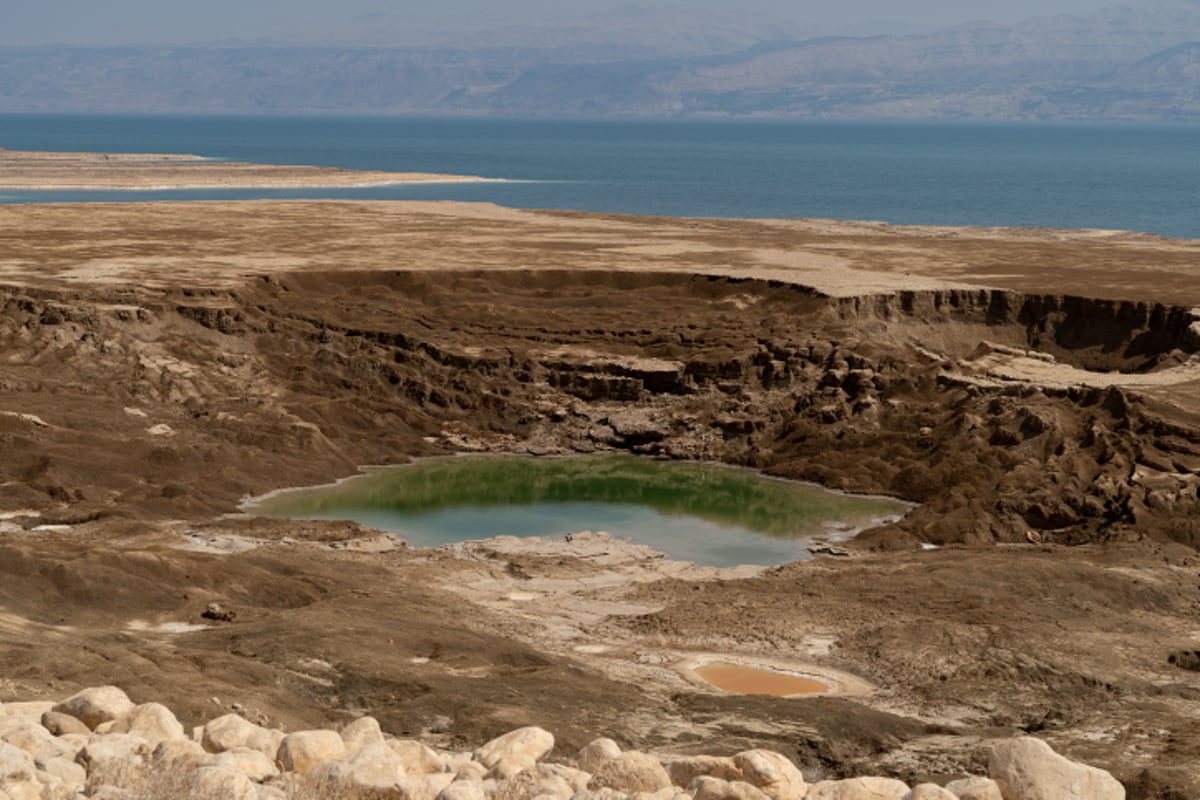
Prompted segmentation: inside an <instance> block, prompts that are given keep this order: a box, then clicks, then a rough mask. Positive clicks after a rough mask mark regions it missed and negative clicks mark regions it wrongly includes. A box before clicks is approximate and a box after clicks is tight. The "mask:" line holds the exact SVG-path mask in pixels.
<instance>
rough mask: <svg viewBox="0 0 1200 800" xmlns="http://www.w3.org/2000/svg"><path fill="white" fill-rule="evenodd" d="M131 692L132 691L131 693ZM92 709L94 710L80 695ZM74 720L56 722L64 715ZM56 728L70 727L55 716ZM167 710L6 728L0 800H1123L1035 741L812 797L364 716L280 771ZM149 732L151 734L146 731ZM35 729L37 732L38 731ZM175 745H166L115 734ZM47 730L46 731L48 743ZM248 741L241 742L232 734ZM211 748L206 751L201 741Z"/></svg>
mask: <svg viewBox="0 0 1200 800" xmlns="http://www.w3.org/2000/svg"><path fill="white" fill-rule="evenodd" d="M122 694H123V693H122ZM81 696H82V697H84V698H88V700H87V702H83V701H82V700H81V699H80V697H81ZM114 697H116V698H118V699H119V695H117V694H116V693H115V692H114V691H113V690H112V687H104V690H103V691H96V690H87V691H85V692H81V693H80V695H76V696H74V697H72V698H70V700H71V702H70V703H68V702H64V703H60V704H58V705H57V706H56V707H61V708H75V709H77V710H79V711H80V713H83V714H88V715H92V716H91V718H93V719H94V714H95V713H96V712H95V704H96V702H98V698H107V699H108V700H112V698H114ZM62 713H65V712H55V714H62ZM46 716H47V721H49V722H50V723H51V724H52V725H53V726H54V727H55V728H58V729H63V728H64V727H70V726H64V725H63V721H62V720H61V719H58V718H57V717H55V716H54V715H51V714H47V715H46ZM173 719H174V715H173V714H171V712H170V710H169V709H167V708H166V707H165V706H161V705H158V704H154V703H148V704H144V705H140V706H135V707H134V708H133V709H131V710H130V711H126V712H125V713H124V714H123V715H122V716H121V717H119V718H118V720H117V723H118V724H116V725H110V726H108V730H103V729H101V730H98V731H96V732H93V733H91V734H89V736H88V737H87V738H84V737H82V736H80V735H78V734H68V733H64V734H54V733H52V732H51V731H50V729H49V727H43V726H41V725H38V724H37V723H35V722H33V721H31V720H29V719H28V718H26V717H23V716H16V715H4V716H0V721H4V724H3V725H0V797H2V798H4V800H27V799H28V800H44V798H47V797H50V798H60V797H61V798H68V797H70V798H89V799H96V800H115V798H123V799H124V800H150V799H151V798H155V800H157V798H161V797H205V798H207V797H213V798H217V797H220V798H229V799H230V800H264V798H301V799H302V800H305V799H307V798H314V800H315V798H317V797H329V796H336V797H339V798H347V799H348V800H355V799H356V798H362V800H366V799H367V798H397V800H503V799H504V798H512V797H531V798H532V797H541V798H544V800H625V799H626V798H629V799H633V798H638V799H639V800H647V799H648V798H652V799H653V800H1051V799H1052V798H1053V800H1124V797H1125V791H1124V789H1123V788H1122V787H1121V784H1120V783H1118V782H1117V781H1116V780H1115V779H1114V778H1113V777H1112V776H1111V775H1109V774H1108V773H1106V772H1104V771H1102V770H1099V769H1095V768H1094V767H1089V766H1086V765H1083V764H1077V763H1075V762H1072V761H1069V760H1068V759H1065V758H1063V757H1062V756H1059V755H1058V754H1056V753H1054V751H1053V750H1051V749H1050V747H1049V745H1047V744H1046V743H1045V742H1042V741H1041V740H1038V739H1034V738H1031V737H1023V738H1019V739H1013V740H1006V741H1002V742H1000V743H999V744H997V745H996V746H995V747H994V748H993V749H992V753H991V759H990V762H989V767H990V772H991V778H990V779H989V778H985V777H982V776H976V777H972V778H966V779H961V780H956V781H953V782H951V783H948V784H947V785H945V786H938V785H935V784H918V785H916V786H913V787H911V788H910V787H909V786H908V785H906V784H905V783H904V782H902V781H899V780H896V779H894V778H888V777H878V776H861V777H853V778H845V779H841V780H823V781H818V782H816V783H813V784H812V785H809V784H808V783H807V782H806V781H805V778H804V775H803V773H802V772H801V770H800V768H798V767H797V765H796V764H794V763H792V761H790V760H789V759H787V758H785V757H784V756H782V755H780V754H779V753H774V752H771V751H769V750H748V751H745V752H742V753H738V754H736V755H734V756H732V757H723V756H685V757H660V756H657V755H654V754H651V753H645V752H639V751H635V750H622V749H621V748H620V746H618V745H617V743H616V742H614V741H612V740H611V739H597V740H595V741H593V742H592V743H591V744H589V745H587V746H586V747H584V748H583V749H582V750H580V751H579V753H578V754H577V755H576V756H575V757H574V758H573V759H566V761H565V763H550V762H548V761H547V758H548V757H549V756H551V755H552V753H553V749H554V737H553V735H552V734H550V733H549V732H548V731H545V730H542V729H541V728H537V727H525V728H520V729H517V730H514V731H511V732H510V733H507V734H505V735H503V736H499V737H497V738H495V739H493V740H491V741H489V742H487V743H485V744H483V745H481V746H480V747H478V748H476V749H475V750H474V751H466V752H464V751H450V750H438V749H436V748H433V747H430V746H429V745H427V744H424V743H422V742H420V741H416V740H412V739H397V738H395V737H392V736H389V735H388V734H386V733H385V732H384V731H383V730H382V729H381V728H380V726H379V723H378V722H377V721H376V720H374V719H372V718H370V717H362V718H360V719H358V720H356V721H355V722H352V723H350V724H349V725H347V726H345V727H344V728H343V729H342V730H341V731H340V732H338V731H333V730H310V731H301V732H297V733H291V734H286V735H285V734H283V733H282V732H280V731H272V732H271V733H272V735H273V737H274V736H278V737H279V738H280V740H281V741H280V745H279V753H278V756H277V758H276V759H275V761H274V763H272V760H271V759H270V758H268V757H267V756H266V755H265V754H263V753H262V752H261V751H260V750H258V749H254V748H252V747H245V746H241V745H234V744H230V742H231V741H232V740H234V739H237V740H241V741H246V740H250V739H253V738H255V734H256V733H257V731H260V730H263V729H261V728H258V726H254V725H250V724H249V723H247V725H248V726H249V727H246V726H237V725H235V724H232V722H231V720H230V719H229V717H223V718H220V719H218V720H213V721H212V722H210V723H208V724H207V725H204V726H202V727H200V728H197V729H196V730H195V734H194V739H187V738H184V737H182V736H175V735H174V728H173V726H171V725H169V724H164V721H165V720H173ZM146 720H149V721H150V722H146ZM31 726H32V727H31ZM117 727H121V728H129V729H131V730H132V729H138V730H142V731H143V732H147V733H150V734H151V735H154V736H157V735H158V733H160V732H162V729H164V728H166V729H167V730H168V731H169V732H170V733H172V735H171V736H166V737H164V738H162V740H161V741H160V742H159V744H158V745H157V746H156V747H151V746H150V743H149V742H148V741H147V739H145V738H143V737H142V736H138V735H134V734H131V733H128V732H116V731H115V728H117ZM39 731H40V733H39ZM231 732H237V733H231ZM202 741H203V742H204V743H205V744H204V746H201V742H202Z"/></svg>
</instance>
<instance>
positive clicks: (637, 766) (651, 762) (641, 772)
mask: <svg viewBox="0 0 1200 800" xmlns="http://www.w3.org/2000/svg"><path fill="white" fill-rule="evenodd" d="M588 771H589V772H591V773H592V780H591V781H590V783H589V784H588V788H591V789H599V788H601V787H608V788H610V789H616V790H617V791H619V792H625V793H627V794H636V793H638V792H646V793H652V792H657V791H659V790H660V789H666V788H668V787H669V786H671V776H670V775H668V774H667V771H666V769H664V768H663V765H662V763H661V762H659V760H658V759H657V758H655V757H654V756H652V755H649V754H647V753H639V752H637V751H635V750H629V751H626V752H624V753H621V754H620V755H618V756H616V757H615V758H610V759H607V760H603V761H601V760H599V759H595V760H593V766H592V769H590V770H588Z"/></svg>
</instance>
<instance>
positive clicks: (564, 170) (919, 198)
mask: <svg viewBox="0 0 1200 800" xmlns="http://www.w3.org/2000/svg"><path fill="white" fill-rule="evenodd" d="M1196 132H1197V130H1196V127H1195V126H1194V125H1184V124H1178V125H1169V124H1121V123H1053V122H1026V123H1004V122H801V121H791V122H784V121H780V122H765V121H753V122H751V121H744V122H716V121H682V120H680V121H675V120H673V121H552V120H502V119H402V118H363V117H266V116H263V117H254V116H238V117H221V116H203V115H195V116H151V115H38V114H27V115H13V114H5V115H0V147H5V148H8V149H10V150H19V149H27V150H59V151H92V152H125V153H128V152H138V153H194V154H197V155H201V156H205V157H210V158H217V159H228V160H234V161H249V162H255V163H264V164H311V165H315V166H333V167H346V168H350V169H364V170H398V171H419V172H436V173H442V174H459V175H480V176H485V177H491V178H504V179H508V180H510V181H513V182H512V183H496V184H450V185H426V186H388V187H374V188H363V189H317V190H287V191H272V190H253V191H250V190H213V191H160V192H61V191H60V192H19V193H18V192H10V191H5V192H4V195H5V197H4V198H3V199H0V202H4V203H8V202H71V201H78V200H92V201H129V200H197V199H249V198H257V197H268V198H290V197H296V198H361V199H376V200H467V201H487V202H494V203H499V204H500V205H504V206H510V207H514V208H569V209H576V210H581V211H599V212H615V213H623V214H652V215H662V216H673V217H742V218H760V217H820V218H829V219H872V220H883V221H886V222H894V223H905V224H917V225H985V226H991V225H997V226H1017V227H1021V226H1026V227H1028V226H1033V227H1040V226H1046V227H1058V228H1116V229H1125V230H1136V231H1147V232H1151V233H1159V234H1163V235H1166V236H1177V237H1184V238H1200V215H1198V214H1196V208H1198V207H1200V136H1197V135H1196Z"/></svg>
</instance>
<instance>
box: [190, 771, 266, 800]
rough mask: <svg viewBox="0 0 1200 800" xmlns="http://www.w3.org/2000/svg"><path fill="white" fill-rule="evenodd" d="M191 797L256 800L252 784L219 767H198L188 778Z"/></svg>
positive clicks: (216, 799) (219, 799) (248, 780)
mask: <svg viewBox="0 0 1200 800" xmlns="http://www.w3.org/2000/svg"><path fill="white" fill-rule="evenodd" d="M189 778H190V780H189V783H190V785H191V789H192V792H191V794H192V796H193V797H203V798H204V800H258V792H257V791H256V790H255V788H254V783H253V782H252V781H251V780H250V779H249V778H247V777H246V776H245V775H241V774H239V773H236V772H230V771H229V770H226V769H221V768H220V767H200V768H199V769H197V770H196V771H195V772H193V773H192V774H191V775H190V776H189Z"/></svg>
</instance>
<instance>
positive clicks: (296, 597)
mask: <svg viewBox="0 0 1200 800" xmlns="http://www.w3.org/2000/svg"><path fill="white" fill-rule="evenodd" d="M1198 253H1200V243H1197V242H1183V241H1171V240H1165V239H1159V238H1156V237H1150V236H1144V235H1135V234H1110V233H1104V232H1074V233H1072V232H1063V231H999V230H977V229H933V228H894V227H889V226H884V225H877V224H871V223H838V222H823V221H728V220H725V221H722V220H666V219H650V218H634V217H620V216H601V215H587V214H579V213H567V212H533V211H513V210H507V209H501V208H497V207H493V206H487V205H465V204H453V203H447V204H437V203H350V202H258V203H201V204H163V205H156V204H120V205H63V206H7V207H3V208H0V308H2V309H3V312H2V313H0V342H2V345H3V346H2V349H0V352H2V353H3V359H0V386H2V387H3V393H0V452H3V456H4V457H3V458H2V459H0V485H3V487H4V492H3V493H0V512H2V516H0V676H2V677H0V700H4V699H8V698H16V697H21V698H24V699H30V698H31V696H39V695H43V694H44V695H45V696H53V697H61V696H62V695H63V694H64V693H66V691H67V690H69V689H71V688H74V687H78V686H81V685H90V684H95V683H101V682H109V681H111V682H116V683H118V684H120V685H122V686H124V687H125V688H126V689H127V690H128V691H129V692H130V694H131V695H133V696H134V699H135V700H156V701H162V702H166V703H167V704H168V705H170V706H171V707H172V708H175V709H178V710H180V711H181V712H182V713H183V715H184V716H187V715H189V714H190V715H191V718H192V719H193V720H198V719H201V718H208V717H211V716H212V715H213V708H214V705H213V702H212V698H215V699H216V701H217V704H219V705H221V706H223V707H228V706H230V705H231V704H232V703H235V702H236V703H239V704H240V705H241V707H243V708H244V709H246V710H247V713H251V712H260V713H261V714H263V715H265V716H266V717H268V718H269V719H270V720H271V721H273V722H282V723H284V724H286V725H288V726H290V727H299V726H307V725H313V724H317V723H324V722H327V721H337V720H346V719H349V718H350V717H352V716H354V715H355V714H359V713H362V712H370V713H372V714H374V715H376V716H377V717H379V718H380V719H381V720H383V721H384V723H385V727H387V728H388V729H389V730H391V731H392V732H394V733H397V734H403V733H410V734H414V735H424V736H426V737H428V738H429V739H430V740H431V741H445V740H446V739H450V740H456V741H460V742H466V741H480V740H482V739H484V738H486V737H487V736H488V735H491V734H493V733H501V732H505V731H508V730H511V729H512V728H513V727H515V726H517V725H520V724H527V723H536V724H539V725H542V726H544V727H546V728H549V729H550V730H552V731H554V733H555V734H556V735H558V736H559V738H560V742H561V746H562V747H563V748H564V749H566V748H570V747H572V746H576V745H580V744H583V743H585V742H586V741H588V740H589V739H590V738H592V737H594V736H597V735H612V736H614V737H615V738H617V739H618V740H620V741H621V742H622V743H623V744H628V745H632V746H637V747H645V748H655V749H659V750H664V751H671V752H706V753H711V752H716V751H728V752H730V753H732V752H736V751H737V750H741V749H745V748H746V747H748V746H751V745H753V744H761V745H764V746H769V747H771V748H772V749H776V750H780V751H782V752H785V753H787V754H788V755H789V756H792V757H794V758H796V760H797V762H798V763H800V764H801V765H802V766H805V767H806V768H809V769H811V770H821V771H824V772H826V773H829V774H894V775H897V776H898V777H902V778H904V779H906V780H908V781H910V782H915V781H916V780H917V779H923V778H928V777H938V776H941V777H946V776H949V775H955V774H960V773H967V772H979V771H981V769H982V766H981V765H982V762H983V760H984V759H985V754H986V744H987V742H988V741H989V740H991V739H993V738H995V737H997V736H1006V735H1010V734H1012V733H1014V732H1019V731H1026V732H1035V733H1037V735H1039V736H1043V737H1045V738H1047V739H1049V740H1050V741H1051V742H1052V743H1053V745H1054V747H1055V748H1056V749H1058V750H1059V751H1060V752H1063V753H1066V754H1068V755H1070V756H1071V757H1073V758H1076V759H1080V760H1084V761H1087V762H1089V763H1093V764H1096V765H1097V766H1101V767H1103V768H1105V769H1109V770H1111V771H1113V772H1114V773H1115V774H1117V775H1118V776H1120V777H1121V778H1122V779H1123V780H1125V781H1126V784H1127V786H1128V787H1129V790H1130V796H1131V797H1133V798H1139V797H1143V798H1149V797H1161V796H1174V797H1192V796H1197V794H1196V792H1195V789H1196V786H1197V783H1196V782H1197V781H1198V780H1200V774H1198V770H1197V765H1200V733H1198V732H1197V729H1196V726H1195V719H1196V718H1197V716H1198V715H1200V673H1198V672H1195V671H1192V670H1189V669H1185V668H1182V667H1181V665H1183V664H1185V661H1186V660H1180V659H1176V660H1175V662H1171V661H1169V660H1168V658H1169V656H1170V655H1171V654H1172V653H1175V652H1179V651H1183V650H1189V651H1190V650H1195V649H1200V627H1198V626H1197V623H1196V619H1197V616H1196V615H1197V611H1198V610H1200V582H1198V581H1197V577H1196V576H1197V571H1198V570H1200V557H1198V556H1197V554H1196V551H1195V547H1196V546H1197V545H1198V544H1200V494H1198V493H1200V399H1198V398H1200V380H1198V377H1197V374H1196V363H1197V352H1198V351H1200V338H1198V335H1200V334H1198V331H1197V328H1196V324H1197V322H1198V321H1200V320H1198V319H1197V316H1196V314H1195V312H1193V311H1192V309H1193V308H1195V307H1198V306H1200V279H1198V278H1197V274H1196V267H1195V264H1196V263H1197V255H1198ZM610 449H615V450H625V451H632V452H639V453H645V454H649V455H657V456H668V457H678V458H705V459H713V460H720V461H725V462H729V463H736V464H748V465H754V466H758V467H761V468H763V469H766V470H767V471H768V472H770V473H772V474H775V475H779V476H783V477H793V478H803V479H808V480H817V481H821V482H823V483H825V484H828V485H831V486H834V487H836V488H841V489H847V490H856V491H865V492H876V493H888V494H893V495H897V496H900V497H903V498H906V499H908V500H911V501H914V502H918V503H921V505H920V507H919V508H917V509H915V510H914V511H912V512H911V513H910V514H909V515H908V517H906V519H905V520H903V521H902V522H901V523H899V524H897V525H893V526H888V527H886V528H882V529H876V530H873V531H868V532H865V533H864V534H863V535H861V536H859V537H858V538H857V539H856V540H854V541H852V542H850V543H848V544H847V548H848V552H849V553H851V555H849V557H845V558H832V557H831V558H818V559H814V560H810V561H805V562H800V563H797V564H793V565H788V566H785V567H780V568H774V569H769V570H761V569H740V570H730V571H718V570H712V569H707V568H698V567H693V566H689V565H684V564H679V563H675V562H668V561H665V560H664V559H662V558H658V557H655V555H654V554H653V553H650V552H647V551H646V550H645V549H644V548H638V547H632V546H628V545H624V544H621V543H620V542H618V541H613V540H611V539H605V538H603V537H574V538H573V539H572V540H571V541H570V542H567V541H563V540H558V541H527V542H522V541H517V540H495V541H486V542H480V543H476V544H472V545H458V546H455V547H448V548H444V549H441V550H437V551H424V550H415V549H408V548H404V547H401V546H398V545H397V544H396V543H395V542H394V541H393V540H391V539H390V538H388V537H382V536H380V535H378V534H377V533H376V532H373V531H369V530H365V529H361V528H359V527H357V526H354V525H349V524H344V523H298V522H279V521H269V520H261V519H254V518H244V517H241V516H238V515H237V514H236V507H237V502H238V501H239V500H240V499H241V498H242V497H243V496H245V495H251V494H260V493H262V492H265V491H268V490H271V489H275V488H280V487H284V486H288V485H298V484H307V483H320V482H327V481H329V480H332V479H334V478H337V477H340V476H344V475H347V474H351V473H352V472H353V471H354V469H355V468H356V466H357V465H359V464H365V463H389V462H399V461H403V460H405V459H407V458H409V457H412V456H418V455H432V454H438V453H445V452H452V451H457V450H493V451H523V452H532V453H558V452H571V451H597V450H610ZM227 515H232V516H227ZM63 525H66V526H67V527H65V528H64V527H59V526H63ZM46 526H50V527H46ZM617 533H619V532H617ZM922 544H924V545H926V549H922V548H921V545H922ZM930 546H932V547H933V548H935V549H928V547H930ZM831 552H838V549H837V548H832V549H831ZM211 602H217V603H220V604H221V605H222V606H223V607H225V608H227V609H230V610H233V611H235V612H236V615H237V616H236V619H235V620H234V621H233V622H217V621H211V620H205V619H204V618H203V617H202V616H201V614H202V612H203V611H204V610H205V608H206V606H207V604H208V603H211ZM194 625H205V626H206V627H204V628H203V629H200V630H193V629H191V626H194ZM722 655H725V656H726V657H727V660H728V661H729V663H734V664H756V663H760V664H763V665H764V666H768V667H769V665H776V668H778V669H782V670H785V671H788V670H791V669H794V670H795V671H798V672H800V673H801V674H809V673H807V672H806V671H805V669H803V668H801V667H800V665H812V666H813V667H815V668H818V669H819V670H820V671H817V672H814V673H812V674H814V675H816V676H821V675H825V674H848V675H850V676H859V677H860V678H861V679H862V684H861V685H862V686H863V687H873V690H864V691H861V692H857V693H853V694H846V695H843V696H829V697H812V698H798V699H780V698H768V697H754V696H738V695H731V694H727V693H723V692H718V691H716V690H707V689H705V688H704V687H702V686H699V685H696V684H694V683H691V682H689V681H687V680H686V679H684V678H683V677H682V676H681V674H680V672H679V671H678V666H679V665H680V664H681V663H684V662H689V661H691V660H694V659H695V658H699V657H702V658H704V659H705V660H709V661H719V660H721V656H722ZM1186 663H1190V662H1186ZM438 717H445V718H447V719H448V723H447V720H440V721H437V724H436V725H435V724H434V723H435V720H437V718H438ZM447 724H448V726H449V727H448V730H444V729H446V727H447ZM431 727H432V729H434V730H436V731H441V732H434V730H431ZM1169 792H1175V794H1174V795H1172V794H1169Z"/></svg>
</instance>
